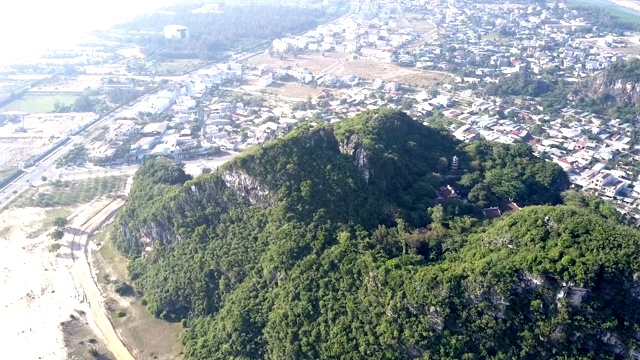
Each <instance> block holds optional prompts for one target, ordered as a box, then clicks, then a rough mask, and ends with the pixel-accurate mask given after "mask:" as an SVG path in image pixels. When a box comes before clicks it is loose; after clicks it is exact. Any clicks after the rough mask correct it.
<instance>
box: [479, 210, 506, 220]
mask: <svg viewBox="0 0 640 360" xmlns="http://www.w3.org/2000/svg"><path fill="white" fill-rule="evenodd" d="M482 213H483V214H484V216H485V217H486V218H487V219H497V218H499V217H500V215H502V214H501V213H500V209H498V208H485V209H482Z"/></svg>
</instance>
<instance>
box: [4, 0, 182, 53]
mask: <svg viewBox="0 0 640 360" xmlns="http://www.w3.org/2000/svg"><path fill="white" fill-rule="evenodd" d="M176 2H178V1H177V0H8V1H6V0H5V1H1V3H3V4H2V5H0V46H2V49H1V50H0V60H6V59H7V58H15V57H18V56H23V55H25V54H32V53H33V52H34V51H36V52H40V51H42V50H43V49H46V48H50V47H57V46H60V45H64V44H68V43H70V42H71V43H73V40H74V38H76V37H78V36H81V35H82V34H83V33H86V32H89V31H92V30H97V29H100V28H105V27H108V26H110V25H113V24H115V23H118V22H122V21H125V20H127V19H130V18H131V17H133V16H135V15H138V14H142V13H145V12H149V11H152V10H155V9H157V8H160V7H162V6H166V5H169V4H172V3H176Z"/></svg>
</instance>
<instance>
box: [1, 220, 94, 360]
mask: <svg viewBox="0 0 640 360" xmlns="http://www.w3.org/2000/svg"><path fill="white" fill-rule="evenodd" d="M43 212H44V210H43V209H35V208H22V209H11V210H6V211H4V212H2V213H0V224H2V225H3V226H7V225H12V226H11V228H10V230H9V231H3V233H4V234H3V236H2V238H1V239H0V264H1V265H0V287H1V288H2V291H1V292H0V317H2V319H3V325H2V326H1V327H0V338H2V342H3V344H4V345H3V349H2V350H3V354H5V355H6V356H7V357H6V358H12V359H66V358H67V352H66V349H65V346H64V340H63V335H62V332H61V329H60V323H61V322H63V321H66V320H69V318H70V315H71V314H72V313H74V311H75V310H76V309H82V308H83V306H84V305H83V304H82V302H81V301H82V295H81V293H80V292H79V291H78V289H77V288H76V284H75V283H74V280H73V278H72V277H71V273H70V272H69V271H68V267H69V266H70V263H72V260H71V258H70V257H69V252H70V249H69V248H68V247H64V246H63V248H62V249H61V250H60V251H59V252H58V253H50V252H49V251H48V246H49V245H50V244H51V243H52V242H53V241H52V240H50V239H49V237H48V235H47V234H43V235H41V236H39V237H37V238H35V239H28V236H27V234H28V233H29V232H31V231H33V230H35V228H36V227H38V226H39V220H40V218H41V216H42V215H43ZM62 241H64V240H61V242H62ZM3 357H4V356H3Z"/></svg>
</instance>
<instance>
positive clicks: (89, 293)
mask: <svg viewBox="0 0 640 360" xmlns="http://www.w3.org/2000/svg"><path fill="white" fill-rule="evenodd" d="M122 205H124V200H122V199H116V200H114V201H113V202H111V203H109V204H108V205H107V206H106V207H104V208H102V209H99V210H98V211H97V213H95V214H94V215H91V216H90V217H89V219H88V220H87V221H86V222H84V223H83V224H82V225H81V226H80V227H79V228H78V229H74V231H75V233H74V238H73V242H72V248H73V249H74V250H77V251H76V253H75V254H74V255H75V257H74V259H75V262H74V264H73V267H72V268H71V274H72V276H73V278H74V279H75V280H76V281H77V282H78V283H79V285H80V287H81V288H82V291H83V293H84V297H85V300H86V302H87V303H88V305H89V309H90V313H89V314H87V319H88V320H89V324H90V325H91V327H92V328H93V329H94V330H95V331H96V332H97V335H98V336H100V337H101V338H102V340H103V341H104V342H105V344H106V346H107V348H108V349H109V350H110V351H111V353H112V354H113V355H114V356H115V357H116V359H118V360H133V359H134V357H133V355H131V353H130V352H129V350H128V349H127V348H126V347H125V346H124V344H123V343H122V340H121V339H120V337H119V336H118V334H117V333H116V331H115V329H114V327H113V324H112V323H111V319H109V316H108V315H107V312H106V310H105V308H104V303H103V297H102V294H101V293H100V289H99V288H98V285H97V283H96V281H95V279H94V277H93V275H92V272H91V267H90V265H89V259H88V249H87V246H88V237H89V235H90V234H91V233H93V232H94V231H96V230H98V228H99V227H100V226H102V225H103V224H104V223H106V222H107V221H108V220H109V219H111V218H112V217H113V216H114V215H115V214H116V212H117V211H118V210H119V209H120V207H121V206H122Z"/></svg>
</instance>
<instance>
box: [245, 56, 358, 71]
mask: <svg viewBox="0 0 640 360" xmlns="http://www.w3.org/2000/svg"><path fill="white" fill-rule="evenodd" d="M346 56H347V54H338V53H330V52H328V53H325V56H322V54H319V53H311V54H304V55H299V56H298V57H296V58H294V57H293V56H288V57H286V58H284V59H280V58H278V57H271V56H270V55H269V54H260V55H258V56H254V57H252V58H250V59H249V60H247V61H248V64H249V65H251V66H260V65H269V66H271V67H273V68H275V69H284V68H285V67H288V66H290V67H292V68H307V69H309V70H311V71H312V72H313V73H320V72H321V71H323V70H324V69H326V68H328V67H329V66H331V65H333V64H335V63H336V61H338V60H341V59H344V58H345V57H346Z"/></svg>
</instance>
